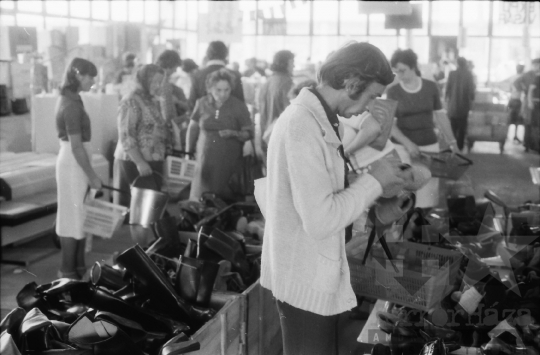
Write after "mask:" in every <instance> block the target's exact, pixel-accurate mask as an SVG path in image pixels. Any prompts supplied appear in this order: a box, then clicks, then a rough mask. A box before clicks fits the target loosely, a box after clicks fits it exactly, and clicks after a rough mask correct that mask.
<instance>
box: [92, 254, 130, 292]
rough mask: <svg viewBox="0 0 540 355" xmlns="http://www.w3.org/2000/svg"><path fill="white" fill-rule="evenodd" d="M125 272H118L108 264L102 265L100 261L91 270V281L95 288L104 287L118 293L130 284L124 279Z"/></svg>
mask: <svg viewBox="0 0 540 355" xmlns="http://www.w3.org/2000/svg"><path fill="white" fill-rule="evenodd" d="M124 276H125V272H124V271H122V270H117V269H115V268H113V267H111V266H109V265H107V264H103V265H101V264H100V263H99V261H96V262H95V264H94V265H93V266H92V269H90V281H91V282H92V284H93V285H94V286H103V287H105V288H108V289H109V290H111V291H118V290H119V289H121V288H122V287H125V286H126V285H127V284H128V283H129V282H128V281H126V280H125V278H124Z"/></svg>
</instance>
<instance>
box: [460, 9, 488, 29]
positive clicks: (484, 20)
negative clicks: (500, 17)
mask: <svg viewBox="0 0 540 355" xmlns="http://www.w3.org/2000/svg"><path fill="white" fill-rule="evenodd" d="M488 24H489V1H464V2H463V27H465V31H466V34H467V36H487V34H488Z"/></svg>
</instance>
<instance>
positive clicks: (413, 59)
mask: <svg viewBox="0 0 540 355" xmlns="http://www.w3.org/2000/svg"><path fill="white" fill-rule="evenodd" d="M390 64H391V65H392V68H393V69H394V72H395V73H396V74H397V77H398V79H399V84H397V85H394V86H392V87H390V88H389V89H388V91H387V97H388V98H389V99H392V100H396V101H397V102H398V107H397V110H396V121H395V124H394V126H393V128H392V138H393V139H394V140H395V141H396V142H397V143H398V145H396V150H397V152H398V154H399V156H400V158H401V160H402V161H403V162H404V163H410V162H411V159H414V158H418V157H419V156H420V153H421V152H422V151H424V152H439V142H438V137H437V134H436V132H435V120H436V119H437V120H438V123H439V129H440V130H441V134H442V135H443V136H444V137H445V139H446V140H447V141H448V143H449V144H450V149H451V150H452V151H454V152H457V151H458V148H457V144H456V139H455V138H454V135H453V133H452V128H451V126H450V121H449V120H448V117H447V116H446V113H444V111H442V104H441V98H440V95H439V90H438V88H437V84H435V83H434V82H432V81H429V80H426V79H422V78H421V77H420V71H419V70H418V57H417V55H416V54H415V53H414V52H413V51H412V50H410V49H407V50H399V49H398V50H397V51H396V52H395V53H394V54H393V55H392V59H391V60H390ZM416 197H417V199H416V205H417V207H426V208H427V207H434V206H437V205H438V202H439V179H438V178H432V179H431V181H430V182H429V183H428V184H427V185H426V186H424V187H423V188H422V189H420V190H418V191H417V195H416Z"/></svg>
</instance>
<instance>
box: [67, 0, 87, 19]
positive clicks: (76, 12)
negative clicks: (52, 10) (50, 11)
mask: <svg viewBox="0 0 540 355" xmlns="http://www.w3.org/2000/svg"><path fill="white" fill-rule="evenodd" d="M70 11H71V13H70V15H71V16H75V17H84V18H88V17H90V2H88V1H70Z"/></svg>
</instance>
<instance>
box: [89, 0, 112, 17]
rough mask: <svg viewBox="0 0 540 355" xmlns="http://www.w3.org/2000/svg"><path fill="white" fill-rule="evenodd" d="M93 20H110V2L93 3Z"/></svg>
mask: <svg viewBox="0 0 540 355" xmlns="http://www.w3.org/2000/svg"><path fill="white" fill-rule="evenodd" d="M92 18H94V19H96V20H108V19H109V1H92Z"/></svg>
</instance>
